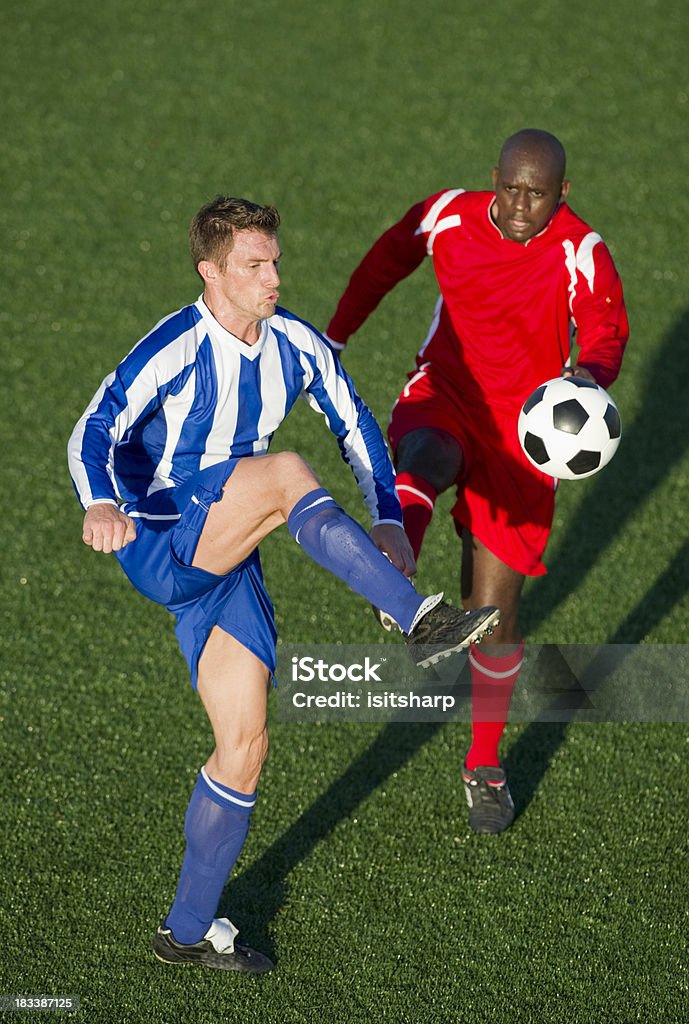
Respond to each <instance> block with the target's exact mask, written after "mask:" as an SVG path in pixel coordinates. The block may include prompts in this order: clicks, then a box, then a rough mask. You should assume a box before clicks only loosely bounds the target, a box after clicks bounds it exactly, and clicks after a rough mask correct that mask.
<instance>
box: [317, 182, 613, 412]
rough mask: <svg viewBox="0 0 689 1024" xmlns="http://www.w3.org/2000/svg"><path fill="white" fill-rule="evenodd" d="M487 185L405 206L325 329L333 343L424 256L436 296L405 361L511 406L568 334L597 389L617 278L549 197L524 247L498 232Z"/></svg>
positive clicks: (554, 366) (595, 238)
mask: <svg viewBox="0 0 689 1024" xmlns="http://www.w3.org/2000/svg"><path fill="white" fill-rule="evenodd" d="M494 198H495V197H494V193H493V192H465V191H464V190H463V189H450V190H446V191H443V192H439V193H437V194H436V195H433V196H431V197H430V198H429V199H426V200H424V201H423V202H421V203H417V204H416V205H415V206H413V207H412V208H411V209H410V210H409V212H408V213H407V214H406V215H405V216H404V217H403V218H402V220H401V221H399V222H398V223H397V224H395V225H394V226H393V227H391V228H390V229H389V230H388V231H386V232H385V233H384V234H383V235H382V236H381V237H380V238H379V239H378V241H377V242H376V243H375V244H374V246H373V247H372V248H371V249H370V251H369V252H368V253H367V255H366V256H365V257H364V259H363V260H362V262H361V263H360V264H359V266H358V267H357V269H356V270H355V271H354V273H353V274H352V277H351V279H350V281H349V284H348V286H347V288H346V290H345V292H344V294H343V296H342V298H341V300H340V303H339V305H338V307H337V310H336V312H335V315H334V317H333V318H332V320H331V321H330V324H329V325H328V329H327V333H328V336H329V337H330V338H331V340H332V341H334V342H336V343H338V342H339V343H340V344H343V343H344V342H346V341H347V339H348V337H349V336H350V335H351V334H352V333H353V332H354V331H356V330H357V329H358V328H359V327H360V326H361V324H362V323H363V322H364V320H365V319H366V318H367V316H368V315H369V314H370V313H371V312H372V311H373V310H374V309H375V308H376V306H377V305H378V303H379V302H380V301H381V299H382V298H383V296H384V295H385V294H386V293H387V292H388V291H390V289H391V288H393V287H394V285H396V284H397V283H398V282H399V281H401V280H402V279H403V278H404V277H406V276H407V275H408V274H410V273H411V272H412V271H413V270H414V269H415V268H416V267H418V266H419V265H420V263H421V262H422V260H423V258H424V257H425V256H428V255H430V256H431V257H432V259H433V267H434V270H435V274H436V277H437V279H438V283H439V285H440V293H441V298H440V301H439V303H438V307H437V308H436V314H435V317H434V320H433V324H432V325H431V329H430V332H429V335H428V338H427V340H426V342H425V343H424V345H423V347H422V349H421V351H420V352H419V354H418V356H417V364H418V365H419V366H421V365H423V364H426V363H430V364H431V365H432V367H433V370H434V371H435V372H439V373H441V374H442V376H443V378H444V379H445V381H446V382H451V384H452V386H453V387H454V388H456V389H457V390H458V391H459V392H460V393H461V396H462V400H463V401H473V402H479V403H482V404H483V403H489V404H490V405H492V406H496V407H499V408H503V409H506V410H507V409H516V408H518V407H520V406H521V404H522V403H523V401H524V400H525V399H526V398H527V397H528V395H529V394H531V392H532V391H533V390H534V389H535V388H536V387H538V386H539V385H540V384H542V383H543V382H544V381H546V380H548V379H550V378H551V377H557V376H559V374H560V372H561V370H562V367H563V366H564V365H565V363H566V362H567V360H568V358H569V354H570V349H571V346H572V340H573V337H574V333H575V332H576V341H577V344H578V345H579V349H580V351H579V358H578V360H577V364H578V365H579V366H584V367H586V368H587V369H588V370H590V372H591V373H592V374H593V376H594V377H595V379H596V381H597V382H598V383H599V384H600V385H601V386H602V387H605V388H607V387H608V386H609V385H610V384H611V383H612V382H613V381H614V380H615V378H616V377H617V374H618V372H619V369H620V364H621V362H622V354H623V350H624V346H625V343H626V341H627V336H628V324H627V315H626V312H625V307H624V298H623V295H622V285H621V282H620V279H619V276H618V274H617V271H616V269H615V265H614V263H613V260H612V257H611V255H610V253H609V251H608V249H607V247H606V246H605V244H604V242H603V241H602V239H601V237H600V235H598V234H596V233H595V232H594V231H592V230H591V229H590V228H589V227H588V225H587V224H585V223H584V221H582V220H581V219H580V218H579V217H577V215H576V214H575V213H574V212H573V211H572V210H571V209H570V208H569V207H568V206H567V205H566V204H564V203H563V204H561V205H560V206H559V207H558V208H557V210H556V212H555V213H554V215H553V217H552V218H551V220H550V221H549V222H548V224H547V226H546V227H545V228H544V229H543V230H542V231H541V232H540V233H539V234H538V235H536V236H534V237H533V238H531V239H529V241H528V242H526V243H521V242H514V241H512V240H510V239H508V238H504V237H503V236H502V234H501V232H500V230H499V228H498V227H497V226H496V224H495V223H494V221H493V219H492V217H491V215H490V208H491V206H492V203H493V201H494Z"/></svg>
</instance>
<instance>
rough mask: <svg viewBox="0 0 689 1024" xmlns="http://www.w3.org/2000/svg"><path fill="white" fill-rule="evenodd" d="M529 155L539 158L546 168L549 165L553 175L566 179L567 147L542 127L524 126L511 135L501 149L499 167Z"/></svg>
mask: <svg viewBox="0 0 689 1024" xmlns="http://www.w3.org/2000/svg"><path fill="white" fill-rule="evenodd" d="M527 156H528V157H531V158H532V159H534V158H535V159H536V160H538V162H539V164H541V165H542V166H543V167H544V168H545V167H547V168H548V170H549V171H550V173H551V174H552V175H553V177H555V178H558V179H559V180H560V182H562V181H563V180H564V177H565V170H566V168H567V158H566V156H565V147H564V146H563V145H562V143H561V142H560V140H559V139H556V138H555V136H554V135H551V134H550V132H544V131H543V130H542V129H541V128H522V130H521V131H519V132H516V133H515V134H514V135H510V137H509V139H506V140H505V142H504V143H503V146H502V149H501V150H500V159H499V160H498V168H501V167H503V166H504V165H505V164H506V163H508V162H511V161H513V160H514V159H523V158H524V157H527Z"/></svg>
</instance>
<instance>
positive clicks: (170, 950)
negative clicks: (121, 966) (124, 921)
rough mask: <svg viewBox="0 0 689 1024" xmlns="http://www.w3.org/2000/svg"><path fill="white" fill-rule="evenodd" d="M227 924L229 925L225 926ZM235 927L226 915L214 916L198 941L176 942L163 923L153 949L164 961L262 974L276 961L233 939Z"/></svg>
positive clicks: (235, 931) (154, 939)
mask: <svg viewBox="0 0 689 1024" xmlns="http://www.w3.org/2000/svg"><path fill="white" fill-rule="evenodd" d="M228 926H229V927H228ZM236 934H237V930H236V928H235V927H234V925H233V924H232V923H231V922H230V921H228V920H227V918H226V917H221V918H216V919H215V920H214V921H213V923H212V924H211V926H210V928H209V929H208V931H207V932H206V934H205V935H204V937H203V938H202V939H201V941H200V942H193V943H191V944H190V945H186V944H184V943H182V942H177V940H176V939H175V937H174V935H173V934H172V932H171V930H170V929H169V928H167V927H166V925H165V923H162V924H161V925H160V927H159V928H158V930H157V931H156V933H155V936H154V938H153V952H154V953H155V955H156V956H157V958H158V959H159V960H161V961H162V962H163V963H164V964H198V965H199V966H201V967H212V968H215V969H216V970H220V971H245V972H247V973H249V974H265V972H266V971H272V969H273V967H274V966H275V964H274V963H273V961H272V960H269V959H268V957H267V956H264V955H263V953H258V952H256V950H255V949H249V947H248V946H240V945H238V943H236V942H235V941H234V936H235V935H236Z"/></svg>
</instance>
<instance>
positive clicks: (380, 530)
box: [371, 523, 416, 576]
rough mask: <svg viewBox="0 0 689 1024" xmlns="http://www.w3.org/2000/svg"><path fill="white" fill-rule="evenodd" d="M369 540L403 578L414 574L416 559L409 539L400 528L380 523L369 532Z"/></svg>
mask: <svg viewBox="0 0 689 1024" xmlns="http://www.w3.org/2000/svg"><path fill="white" fill-rule="evenodd" d="M371 540H372V541H373V543H374V544H375V545H376V547H377V548H378V549H379V550H380V551H382V552H383V554H384V555H387V556H388V558H389V559H390V561H391V562H392V564H393V565H394V566H396V567H397V568H398V569H399V571H400V572H402V573H404V575H405V576H413V575H414V573H415V572H416V559H415V558H414V552H413V551H412V548H411V544H410V543H409V538H408V537H407V535H406V533H405V532H404V530H403V529H402V527H401V526H396V525H395V524H394V523H380V524H379V525H378V526H374V527H373V529H372V530H371Z"/></svg>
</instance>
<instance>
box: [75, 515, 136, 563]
mask: <svg viewBox="0 0 689 1024" xmlns="http://www.w3.org/2000/svg"><path fill="white" fill-rule="evenodd" d="M82 537H83V539H84V544H88V545H89V546H90V547H92V548H93V550H94V551H102V552H103V553H104V554H106V555H109V554H110V552H111V551H119V550H120V549H121V548H123V547H124V546H125V545H126V544H129V542H130V541H132V540H134V538H135V537H136V527H135V525H134V520H133V519H130V518H129V516H127V515H125V514H124V512H120V510H119V509H118V508H116V506H115V505H110V504H105V503H102V504H100V505H91V507H90V508H89V509H88V510H87V512H86V515H85V516H84V527H83V532H82Z"/></svg>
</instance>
